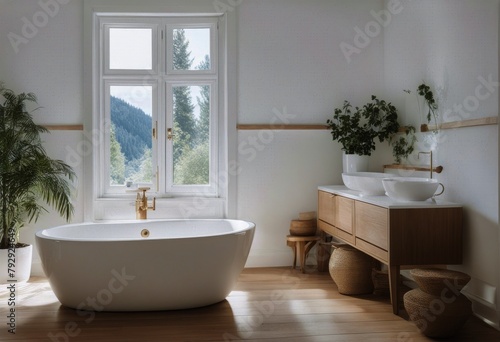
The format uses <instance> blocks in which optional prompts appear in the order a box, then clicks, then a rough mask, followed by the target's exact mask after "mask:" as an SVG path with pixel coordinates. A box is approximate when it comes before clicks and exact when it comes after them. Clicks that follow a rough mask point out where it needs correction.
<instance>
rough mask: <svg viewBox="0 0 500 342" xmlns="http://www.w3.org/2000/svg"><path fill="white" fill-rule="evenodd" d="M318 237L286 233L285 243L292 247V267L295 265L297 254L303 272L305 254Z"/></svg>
mask: <svg viewBox="0 0 500 342" xmlns="http://www.w3.org/2000/svg"><path fill="white" fill-rule="evenodd" d="M319 239H320V237H319V236H316V235H312V236H295V235H287V236H286V244H287V245H288V246H290V247H291V248H292V249H293V268H294V269H295V267H296V266H297V254H298V255H299V257H300V271H301V272H302V273H305V266H306V258H307V254H308V253H309V251H310V250H311V248H313V246H314V245H315V244H316V242H317V241H319Z"/></svg>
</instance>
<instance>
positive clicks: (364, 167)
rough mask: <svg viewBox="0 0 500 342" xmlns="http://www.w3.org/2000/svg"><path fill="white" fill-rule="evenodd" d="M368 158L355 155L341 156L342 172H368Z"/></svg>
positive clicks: (345, 154) (344, 154)
mask: <svg viewBox="0 0 500 342" xmlns="http://www.w3.org/2000/svg"><path fill="white" fill-rule="evenodd" d="M369 159H370V156H359V155H357V154H347V153H345V152H344V153H343V154H342V171H343V172H366V171H368V160H369Z"/></svg>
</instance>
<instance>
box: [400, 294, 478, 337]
mask: <svg viewBox="0 0 500 342" xmlns="http://www.w3.org/2000/svg"><path fill="white" fill-rule="evenodd" d="M403 301H404V306H405V309H406V312H407V313H408V315H409V316H410V319H411V320H412V321H413V323H415V325H416V326H417V328H418V329H419V330H420V332H421V333H422V334H424V335H426V336H429V337H434V338H446V337H451V336H453V335H455V333H456V332H457V331H458V330H459V329H460V328H461V327H462V326H463V325H464V324H465V322H466V321H467V319H468V318H469V317H470V316H471V315H472V303H471V302H470V301H469V300H468V299H467V297H465V296H464V295H463V294H460V295H459V296H456V297H454V298H448V297H446V299H445V300H444V299H442V298H441V297H440V296H435V295H432V294H429V293H425V292H424V291H422V290H420V289H415V290H411V291H409V292H407V293H405V295H404V297H403Z"/></svg>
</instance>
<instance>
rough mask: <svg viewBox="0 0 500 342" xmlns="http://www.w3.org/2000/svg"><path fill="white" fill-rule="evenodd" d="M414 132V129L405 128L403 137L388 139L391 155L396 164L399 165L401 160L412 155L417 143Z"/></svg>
mask: <svg viewBox="0 0 500 342" xmlns="http://www.w3.org/2000/svg"><path fill="white" fill-rule="evenodd" d="M415 132H416V130H415V127H413V126H406V127H405V135H404V136H398V137H397V138H395V136H393V137H391V138H390V142H391V145H392V155H393V156H394V159H395V160H396V163H398V164H400V163H401V161H402V159H406V158H408V156H409V155H410V154H412V153H413V151H414V145H415V142H416V141H417V137H416V136H415Z"/></svg>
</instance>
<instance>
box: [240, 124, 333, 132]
mask: <svg viewBox="0 0 500 342" xmlns="http://www.w3.org/2000/svg"><path fill="white" fill-rule="evenodd" d="M236 128H237V129H238V130H242V131H251V130H273V131H278V130H325V129H328V126H327V125H314V124H313V125H306V124H297V125H291V124H288V125H285V124H238V125H236Z"/></svg>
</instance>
